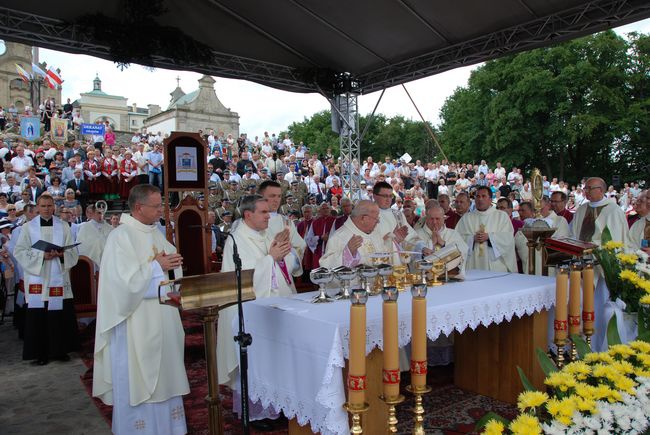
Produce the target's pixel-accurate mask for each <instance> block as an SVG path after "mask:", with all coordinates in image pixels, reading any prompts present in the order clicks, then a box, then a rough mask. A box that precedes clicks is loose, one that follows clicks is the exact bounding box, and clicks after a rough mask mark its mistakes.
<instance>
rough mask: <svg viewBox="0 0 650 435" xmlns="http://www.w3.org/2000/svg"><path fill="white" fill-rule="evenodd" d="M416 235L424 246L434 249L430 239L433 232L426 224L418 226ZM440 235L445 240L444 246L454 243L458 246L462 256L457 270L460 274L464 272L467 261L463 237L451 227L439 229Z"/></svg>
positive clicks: (466, 249)
mask: <svg viewBox="0 0 650 435" xmlns="http://www.w3.org/2000/svg"><path fill="white" fill-rule="evenodd" d="M416 231H417V233H418V237H420V239H421V240H422V242H423V243H424V247H425V248H429V249H435V246H433V240H432V239H431V237H432V235H433V232H432V231H431V229H430V228H429V227H428V226H427V225H423V226H422V227H419V228H418V229H417V230H416ZM439 234H440V236H441V237H442V240H444V241H445V246H452V245H456V246H457V247H458V250H459V251H460V253H461V255H462V257H463V262H462V263H461V264H460V267H459V270H460V273H461V274H462V275H464V274H465V264H466V263H467V251H468V248H467V243H465V241H464V240H463V238H462V237H461V236H460V234H458V231H456V230H454V229H452V228H447V227H443V228H442V229H441V230H440V231H439Z"/></svg>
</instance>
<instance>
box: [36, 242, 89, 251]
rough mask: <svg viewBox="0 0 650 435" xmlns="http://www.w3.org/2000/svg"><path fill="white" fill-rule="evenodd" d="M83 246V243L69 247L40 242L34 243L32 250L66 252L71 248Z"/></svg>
mask: <svg viewBox="0 0 650 435" xmlns="http://www.w3.org/2000/svg"><path fill="white" fill-rule="evenodd" d="M78 245H81V242H79V243H74V244H72V245H68V246H59V245H55V244H54V243H50V242H46V241H45V240H39V241H38V242H36V243H34V244H33V245H32V248H34V249H38V250H39V251H43V252H50V251H66V250H68V249H70V248H74V247H75V246H78Z"/></svg>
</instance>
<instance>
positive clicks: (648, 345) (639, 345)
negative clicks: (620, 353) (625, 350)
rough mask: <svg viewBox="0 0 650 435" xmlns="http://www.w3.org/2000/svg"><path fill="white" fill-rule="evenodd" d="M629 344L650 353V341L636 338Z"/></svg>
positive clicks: (635, 348)
mask: <svg viewBox="0 0 650 435" xmlns="http://www.w3.org/2000/svg"><path fill="white" fill-rule="evenodd" d="M627 345H628V346H630V347H631V348H632V349H634V350H636V351H638V352H641V353H645V354H650V343H648V342H646V341H641V340H634V341H631V342H629V343H628V344H627Z"/></svg>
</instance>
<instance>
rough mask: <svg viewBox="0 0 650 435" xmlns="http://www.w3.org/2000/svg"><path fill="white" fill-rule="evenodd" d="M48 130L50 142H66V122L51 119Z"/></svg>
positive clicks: (65, 120) (64, 120)
mask: <svg viewBox="0 0 650 435" xmlns="http://www.w3.org/2000/svg"><path fill="white" fill-rule="evenodd" d="M51 123H52V124H51V129H50V138H51V139H52V142H54V143H57V144H64V143H66V142H67V141H68V120H67V119H60V118H52V120H51Z"/></svg>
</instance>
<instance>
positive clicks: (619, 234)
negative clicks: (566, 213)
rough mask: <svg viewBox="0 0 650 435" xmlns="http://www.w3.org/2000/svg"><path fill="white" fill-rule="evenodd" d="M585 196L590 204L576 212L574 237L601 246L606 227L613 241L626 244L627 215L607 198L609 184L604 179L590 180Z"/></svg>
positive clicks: (572, 228)
mask: <svg viewBox="0 0 650 435" xmlns="http://www.w3.org/2000/svg"><path fill="white" fill-rule="evenodd" d="M584 190H585V194H586V197H587V200H589V202H588V203H586V204H583V205H581V206H580V208H578V210H577V211H576V214H575V217H574V218H573V221H572V222H571V225H572V227H571V230H572V232H573V236H574V237H576V238H578V239H580V240H582V241H584V242H591V243H595V244H596V245H600V244H601V238H602V235H603V231H604V230H605V227H607V228H608V229H609V232H610V233H611V235H612V240H615V241H618V242H625V240H626V239H627V232H628V225H627V220H626V219H625V213H624V212H623V210H621V208H620V207H619V206H618V205H617V204H616V201H615V200H614V199H610V198H607V197H606V196H605V192H606V191H607V184H605V181H604V180H603V179H602V178H598V177H592V178H589V179H588V180H587V182H586V184H585V189H584Z"/></svg>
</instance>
